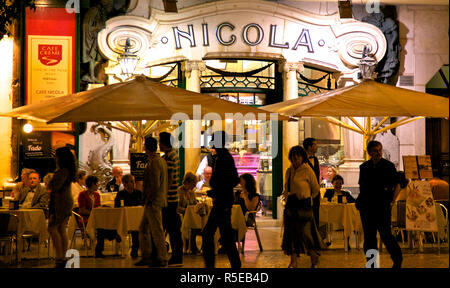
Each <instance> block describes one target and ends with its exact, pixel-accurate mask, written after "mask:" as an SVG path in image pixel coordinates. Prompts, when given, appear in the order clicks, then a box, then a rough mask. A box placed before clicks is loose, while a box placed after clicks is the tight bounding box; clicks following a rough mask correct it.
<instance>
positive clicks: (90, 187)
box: [78, 175, 122, 258]
mask: <svg viewBox="0 0 450 288" xmlns="http://www.w3.org/2000/svg"><path fill="white" fill-rule="evenodd" d="M97 190H98V178H97V177H96V176H92V175H91V176H88V177H87V178H86V190H84V191H82V192H80V194H79V195H78V209H79V210H78V211H79V213H80V214H81V216H83V222H84V224H85V225H87V222H88V220H89V216H90V215H91V211H92V209H93V208H97V207H100V206H101V203H100V193H98V191H97ZM105 238H106V239H108V240H114V239H116V240H117V242H118V243H120V242H121V241H122V240H121V239H120V236H119V235H117V231H116V230H105V229H97V245H96V247H95V257H96V258H104V257H105V256H104V255H103V249H104V245H105Z"/></svg>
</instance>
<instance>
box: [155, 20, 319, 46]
mask: <svg viewBox="0 0 450 288" xmlns="http://www.w3.org/2000/svg"><path fill="white" fill-rule="evenodd" d="M201 25H202V29H201V31H202V32H201V35H195V32H194V30H195V29H194V25H193V24H188V25H187V30H182V29H181V28H179V27H178V26H174V27H172V30H173V36H174V41H175V47H176V49H182V48H183V44H184V43H189V44H190V47H197V45H199V42H200V45H203V46H204V47H208V46H210V41H211V40H210V29H211V27H209V25H208V24H207V23H203V24H201ZM212 29H213V30H214V31H213V32H214V35H215V40H214V41H217V42H218V43H219V44H221V45H223V46H231V45H233V44H234V43H236V42H237V41H242V42H243V43H245V44H246V45H249V46H256V45H259V44H263V45H264V44H265V45H267V46H269V47H274V48H282V49H292V50H297V49H298V48H299V47H300V46H303V47H306V48H307V51H308V53H314V46H313V43H312V41H311V36H310V32H309V29H306V28H302V29H301V30H299V31H298V35H296V36H297V37H296V38H295V39H297V40H296V41H293V42H292V43H289V42H281V43H278V42H276V40H275V39H276V33H277V25H273V24H271V25H270V29H269V31H268V33H267V32H265V31H264V29H263V28H262V27H261V26H260V25H259V24H257V23H249V24H247V25H245V26H243V27H236V26H235V25H233V24H232V23H229V22H223V23H221V24H219V25H217V27H214V28H212ZM183 38H184V39H186V40H188V41H186V42H185V41H181V39H183ZM293 39H294V38H293ZM168 41H169V40H168V38H167V37H166V36H164V37H162V38H161V42H162V43H163V44H167V43H168ZM317 44H318V45H319V46H321V47H322V46H324V45H325V41H324V40H319V41H318V43H317Z"/></svg>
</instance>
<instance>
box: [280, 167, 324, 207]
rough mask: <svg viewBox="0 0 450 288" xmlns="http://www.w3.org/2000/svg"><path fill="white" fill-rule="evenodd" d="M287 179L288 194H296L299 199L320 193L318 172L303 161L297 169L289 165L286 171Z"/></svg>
mask: <svg viewBox="0 0 450 288" xmlns="http://www.w3.org/2000/svg"><path fill="white" fill-rule="evenodd" d="M285 179H286V184H285V189H286V191H288V195H292V194H296V195H297V198H298V199H304V198H308V197H312V198H314V197H316V196H317V195H318V194H319V193H320V186H319V183H317V179H316V174H315V173H314V171H313V170H312V168H311V167H310V166H309V165H308V164H306V163H303V164H302V165H300V166H299V167H298V168H297V169H295V170H294V167H292V166H291V167H289V169H288V170H287V171H286V178H285ZM289 183H290V186H289Z"/></svg>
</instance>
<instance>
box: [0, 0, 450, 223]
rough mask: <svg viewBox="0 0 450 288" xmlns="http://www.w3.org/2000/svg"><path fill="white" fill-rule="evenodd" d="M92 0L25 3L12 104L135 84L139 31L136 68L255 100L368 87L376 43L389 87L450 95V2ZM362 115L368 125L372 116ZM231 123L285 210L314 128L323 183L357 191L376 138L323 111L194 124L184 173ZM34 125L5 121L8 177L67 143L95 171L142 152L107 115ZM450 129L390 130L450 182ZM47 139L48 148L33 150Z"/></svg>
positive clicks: (443, 125)
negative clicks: (298, 158)
mask: <svg viewBox="0 0 450 288" xmlns="http://www.w3.org/2000/svg"><path fill="white" fill-rule="evenodd" d="M75 2H77V1H75ZM79 2H80V7H79V9H75V11H73V12H79V13H67V10H66V5H65V4H66V3H65V1H37V9H36V11H35V12H33V11H32V10H29V9H28V8H25V7H24V10H23V15H22V16H23V17H21V19H19V24H17V25H16V27H17V30H15V31H14V32H15V34H14V36H11V37H9V38H4V39H3V40H1V41H0V59H1V64H2V65H1V66H2V69H1V71H0V106H1V110H2V111H5V110H8V109H10V108H12V107H17V106H21V105H25V104H32V103H38V102H39V101H42V100H45V99H48V98H52V97H57V96H61V95H65V94H70V93H75V92H78V91H83V90H87V89H92V88H95V87H99V86H103V85H108V84H113V83H118V82H122V81H126V80H127V78H128V76H129V75H128V76H127V75H124V73H123V71H122V69H121V65H120V64H119V60H118V59H119V57H120V56H121V55H122V54H123V52H124V48H125V45H126V43H127V41H128V43H129V45H130V46H129V52H131V53H133V54H134V55H136V56H137V57H139V61H138V63H137V67H136V69H135V71H134V75H137V74H143V75H146V76H148V77H151V78H152V79H155V80H157V81H160V82H162V83H165V84H167V85H171V86H174V87H180V88H183V89H187V90H191V91H195V92H201V93H204V94H210V95H213V96H216V97H220V98H222V99H226V100H229V101H233V102H237V103H241V104H245V105H252V106H255V107H262V106H264V105H268V104H273V103H278V102H282V101H285V100H290V99H295V98H297V97H303V96H307V95H311V94H318V93H321V92H324V91H328V90H332V89H336V88H339V87H344V86H349V85H353V84H356V83H359V82H360V81H361V79H360V78H359V76H358V73H359V72H360V70H359V68H358V63H359V61H360V59H361V56H362V52H363V49H364V47H365V46H366V45H368V47H369V48H370V53H372V54H373V55H374V57H375V59H376V60H377V61H378V62H379V63H383V65H384V67H385V68H386V67H387V71H388V72H389V71H390V72H391V74H389V75H388V76H386V79H385V80H386V81H387V82H388V83H389V84H393V85H396V86H398V87H402V88H407V89H411V90H416V91H421V92H429V93H432V94H438V95H443V96H447V97H448V90H447V89H446V86H445V85H447V84H448V64H449V46H448V45H449V44H448V43H449V41H448V40H449V33H448V31H449V27H448V25H449V24H448V23H449V10H448V3H447V4H446V5H426V4H427V3H428V2H427V1H412V0H411V1H404V2H406V3H405V4H402V5H396V6H385V5H384V4H390V3H389V2H390V1H381V2H382V5H381V6H380V10H377V6H368V5H364V4H358V5H357V4H356V3H354V5H353V16H352V18H344V17H343V12H344V11H343V10H340V8H339V5H338V3H337V2H338V1H310V2H306V1H305V2H303V1H262V0H257V1H237V0H236V1H235V0H229V1H189V0H188V1H181V0H180V1H178V2H177V6H178V12H177V13H168V12H165V11H164V6H163V1H161V0H132V1H112V0H111V1H79ZM97 2H98V3H97ZM416 2H422V3H416ZM393 4H395V3H393ZM440 4H442V3H440ZM77 10H78V11H77ZM377 11H379V12H381V13H375V14H371V12H377ZM48 13H50V14H51V15H54V17H60V18H59V20H58V21H55V22H53V23H50V22H48V23H49V24H48V25H49V26H51V27H53V29H50V28H49V27H46V28H45V29H44V28H43V27H45V26H46V24H45V23H46V21H50V20H49V17H48V15H49V14H48ZM46 15H47V17H46ZM380 15H382V16H380ZM37 26H39V27H40V28H39V29H37V28H36V27H37ZM33 27H34V28H36V29H34V28H33ZM43 33H44V34H43ZM33 53H36V55H35V54H33ZM34 55H35V56H34ZM42 55H44V56H42ZM58 55H59V56H58ZM61 55H62V56H61ZM66 55H67V56H66ZM33 57H37V58H36V59H35V58H33ZM389 61H390V62H389ZM386 62H388V63H387V64H386ZM49 65H50V66H49ZM389 65H391V66H389ZM49 67H50V68H49ZM46 69H47V70H46ZM52 69H54V70H52ZM383 71H384V70H383ZM384 72H386V71H384ZM380 74H381V73H379V75H380ZM382 75H383V74H382ZM387 78H388V79H387ZM445 81H446V82H445ZM443 83H444V84H443ZM50 91H52V92H50ZM392 97H395V95H392ZM192 104H200V105H201V103H192ZM361 109H364V107H361ZM111 113H114V111H111ZM387 116H390V115H387ZM418 116H419V115H418ZM221 120H225V119H221ZM357 120H359V121H360V122H361V125H364V122H363V121H364V119H363V118H358V119H357ZM375 120H377V119H375ZM219 123H220V124H224V123H228V126H226V127H228V128H226V129H228V130H227V131H230V134H231V135H233V137H232V141H231V144H230V150H231V151H232V152H233V157H234V158H235V162H236V164H237V166H238V170H239V172H240V173H244V172H249V173H252V174H253V175H254V176H255V179H257V183H258V188H259V191H260V193H261V194H262V195H264V199H265V200H266V201H265V203H264V205H265V206H266V208H267V211H273V216H274V217H276V212H277V208H276V207H277V197H278V196H279V195H280V194H281V192H282V189H283V183H284V182H283V177H284V171H285V170H286V169H287V168H288V166H289V161H288V158H287V154H288V151H289V148H290V147H292V146H294V145H298V144H302V142H303V140H304V139H305V138H307V137H314V138H316V139H317V140H318V144H319V151H318V155H317V156H318V157H319V160H320V162H321V165H322V167H323V169H322V172H323V175H322V176H323V178H324V180H327V175H326V167H328V166H337V167H338V171H339V174H341V175H343V176H344V179H345V184H346V187H347V188H348V189H349V190H351V191H352V193H355V195H357V194H358V175H359V165H360V164H361V163H362V162H363V160H364V156H363V147H362V145H363V144H362V143H363V136H361V135H359V134H356V133H354V132H351V131H349V130H347V129H343V128H340V127H338V126H335V125H333V124H329V123H328V122H325V121H322V120H318V119H314V118H310V117H303V118H301V119H299V121H298V122H281V121H279V122H271V121H262V120H260V119H249V120H245V121H235V122H234V124H231V122H227V121H218V120H215V121H210V120H208V119H203V120H195V121H186V123H184V125H183V132H184V133H185V135H186V141H185V146H186V147H185V148H184V149H180V151H179V154H180V158H181V159H182V160H183V164H182V169H183V171H196V170H197V167H198V165H199V163H200V161H201V160H202V158H203V157H204V156H205V155H206V154H205V152H206V150H205V147H207V145H208V142H209V140H210V135H211V134H212V132H213V131H214V130H217V129H220V128H221V127H219V125H218V124H219ZM23 124H25V122H24V121H20V120H11V119H8V118H0V159H1V161H2V162H3V165H1V167H0V181H2V182H1V183H2V184H3V185H5V186H8V181H11V179H13V178H15V177H17V176H18V175H19V173H20V169H22V168H24V167H29V168H35V169H38V171H39V172H40V173H41V176H44V175H45V174H46V173H47V172H49V171H51V169H53V168H54V167H51V165H50V164H48V163H50V162H51V161H50V159H51V154H52V151H54V149H55V147H58V146H59V145H65V144H70V145H73V147H75V150H76V151H77V153H78V158H79V160H80V162H81V163H82V164H81V167H85V168H86V169H94V168H93V167H92V165H98V164H99V163H104V164H106V165H108V166H109V167H112V166H121V167H122V168H123V169H124V171H125V172H127V171H129V170H130V163H129V159H130V157H129V154H130V152H139V151H138V148H137V147H136V143H135V142H136V141H135V139H134V138H133V137H132V136H130V134H127V133H124V132H121V131H118V130H116V129H112V130H111V129H110V128H108V127H106V126H102V125H98V124H97V123H73V124H57V125H54V126H51V127H48V126H47V125H43V124H38V123H34V124H35V125H34V126H35V130H34V132H33V133H31V134H25V133H23V132H22V129H21V127H22V126H23ZM146 124H147V125H149V124H150V123H144V125H146ZM165 124H166V123H164V122H158V123H153V122H152V123H151V125H154V130H150V128H149V131H154V133H155V134H156V135H157V133H158V132H160V131H163V129H169V130H168V131H172V130H171V129H173V128H174V127H173V126H168V125H165ZM348 124H350V125H354V124H353V123H348ZM131 125H138V123H132V124H131ZM158 127H160V129H157V128H158ZM448 131H449V128H448V119H431V120H429V119H422V120H418V121H414V122H412V123H409V124H407V125H404V126H400V127H398V128H396V129H395V131H389V132H386V133H383V134H382V135H380V136H377V137H379V138H378V139H377V140H379V141H380V142H382V143H383V146H384V147H385V150H386V151H387V152H388V153H389V155H388V157H390V160H391V161H392V162H394V163H395V164H396V165H397V169H398V170H403V164H402V158H401V157H402V155H425V154H429V155H431V156H432V161H433V169H434V172H435V175H438V176H441V177H443V178H444V179H446V180H447V181H448V175H449V174H448V163H449V162H448V146H449V145H448ZM436 137H439V138H436ZM436 139H439V141H436ZM437 142H439V143H437ZM36 146H39V147H42V149H41V150H39V149H38V148H36V149H37V150H36V149H34V150H33V149H32V148H33V147H36ZM28 147H31V148H28ZM105 155H106V156H105ZM44 166H45V167H46V168H42V167H44ZM2 184H0V185H2Z"/></svg>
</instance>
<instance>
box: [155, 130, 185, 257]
mask: <svg viewBox="0 0 450 288" xmlns="http://www.w3.org/2000/svg"><path fill="white" fill-rule="evenodd" d="M159 150H161V151H162V152H164V156H163V158H164V160H166V164H167V172H168V174H167V175H168V191H167V207H165V208H163V212H162V213H163V226H164V228H165V230H166V231H167V232H168V233H169V240H170V247H171V248H172V257H171V258H170V260H169V265H182V264H183V240H182V238H181V219H180V216H179V215H178V212H177V207H178V180H179V177H180V159H179V158H178V153H177V151H175V149H173V148H172V135H170V133H167V132H162V133H160V134H159Z"/></svg>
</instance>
